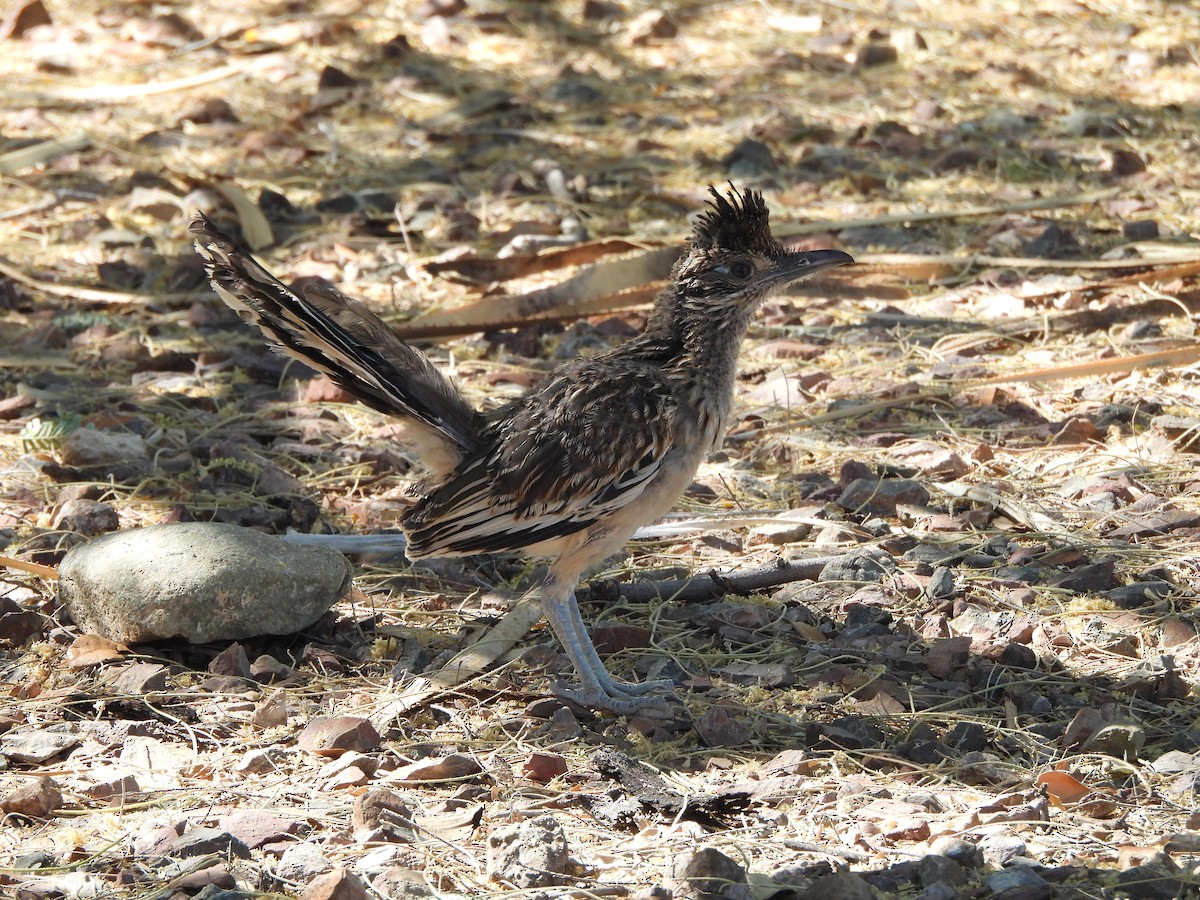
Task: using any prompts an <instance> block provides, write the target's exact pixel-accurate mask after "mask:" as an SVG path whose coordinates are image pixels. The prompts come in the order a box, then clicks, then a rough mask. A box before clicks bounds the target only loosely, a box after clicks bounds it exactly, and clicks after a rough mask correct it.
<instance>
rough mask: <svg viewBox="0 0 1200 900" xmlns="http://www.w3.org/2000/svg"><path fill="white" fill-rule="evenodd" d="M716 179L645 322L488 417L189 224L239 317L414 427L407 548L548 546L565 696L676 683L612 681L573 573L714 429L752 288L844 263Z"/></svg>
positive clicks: (456, 550) (608, 698)
mask: <svg viewBox="0 0 1200 900" xmlns="http://www.w3.org/2000/svg"><path fill="white" fill-rule="evenodd" d="M710 192H711V194H712V197H713V199H712V200H711V201H710V202H711V208H710V209H709V210H708V211H707V212H706V213H704V214H703V215H702V216H701V217H700V218H699V219H698V221H697V223H696V227H695V234H694V236H693V238H692V240H691V242H690V244H689V246H688V250H687V252H686V253H685V254H684V255H683V256H682V257H681V258H680V260H679V261H678V262H677V263H676V265H675V268H674V269H673V270H672V278H671V282H670V284H669V285H668V287H667V288H666V289H665V290H664V291H663V293H662V295H661V296H660V297H659V299H658V302H657V303H656V305H655V308H654V311H653V313H652V314H651V316H650V318H649V321H648V323H647V326H646V329H645V331H644V332H643V333H642V334H641V335H639V336H638V337H636V338H634V339H633V340H631V341H629V342H627V343H625V344H623V345H621V346H619V347H617V348H615V349H613V350H611V351H609V352H607V353H603V354H600V355H597V356H594V357H591V358H587V359H580V360H576V361H573V362H570V363H567V364H565V365H563V366H561V367H560V368H558V369H557V370H555V371H554V372H553V373H551V374H550V375H549V376H547V377H546V379H545V380H543V381H542V382H541V383H540V384H539V385H537V386H536V387H535V388H534V389H533V390H532V391H530V392H529V393H528V394H526V395H525V396H524V397H521V398H520V399H518V400H515V401H513V402H511V403H509V404H507V405H505V406H503V407H501V408H499V409H497V410H495V411H493V412H490V413H487V414H482V413H479V412H477V411H475V410H474V409H473V408H472V407H471V406H470V405H469V404H467V403H466V401H465V400H463V399H462V397H461V395H460V394H459V393H458V391H457V390H456V389H455V388H454V386H453V385H452V384H451V383H450V382H449V381H448V380H447V379H446V378H445V377H444V376H443V375H442V374H441V373H440V372H438V370H437V369H436V368H435V367H434V366H433V364H432V363H430V362H429V360H428V359H427V358H426V357H425V356H424V355H423V354H422V353H420V352H419V351H418V350H415V349H413V348H412V347H410V346H408V345H407V344H405V343H404V342H403V341H401V340H400V339H399V338H397V337H396V336H395V335H394V334H393V333H392V332H391V331H390V330H389V329H388V328H387V326H386V325H385V324H384V323H383V322H382V321H381V320H380V319H379V318H378V317H377V316H375V314H374V313H372V312H371V311H370V310H368V309H367V308H366V307H365V306H364V305H363V304H361V303H359V302H358V301H356V300H353V299H351V298H349V297H345V296H343V295H342V294H340V293H338V292H337V291H333V290H330V289H314V288H311V287H310V288H308V289H307V290H305V291H304V292H303V296H299V295H297V294H296V293H294V292H292V291H290V290H289V289H288V288H287V287H285V286H284V285H283V284H281V283H280V282H279V281H278V280H276V279H275V278H274V277H273V276H271V275H270V273H268V272H267V271H266V270H265V269H263V268H262V267H261V266H260V265H259V264H258V263H257V262H255V260H254V259H253V258H252V257H250V255H249V254H248V253H245V252H243V251H241V250H239V249H238V247H237V246H236V245H235V244H234V242H233V241H232V240H230V239H229V238H228V237H226V236H225V235H223V234H221V233H220V232H219V231H217V230H216V229H215V228H214V227H213V226H212V224H211V222H209V221H208V220H207V219H205V218H204V217H198V218H197V219H196V220H195V221H194V222H193V223H192V226H191V228H192V231H193V232H194V233H195V235H196V236H197V239H196V247H197V249H198V250H199V252H200V253H201V255H202V256H203V257H204V258H205V260H206V262H207V264H208V270H209V274H210V277H211V279H212V282H213V285H214V287H215V288H216V290H217V292H218V293H219V294H220V296H221V297H222V299H224V300H225V302H226V303H228V304H229V305H230V306H231V307H232V308H233V309H234V310H236V311H237V312H238V314H239V315H240V316H241V317H242V318H243V319H244V320H245V321H247V322H249V323H250V324H252V325H256V326H258V327H259V328H260V329H261V330H262V331H263V333H264V334H265V335H266V336H267V338H268V340H269V341H270V342H271V343H272V344H273V345H274V346H276V347H277V348H279V349H280V350H282V351H283V352H286V353H288V354H290V355H292V356H295V357H297V358H299V359H301V360H303V361H304V362H306V363H308V364H309V365H311V366H313V367H314V368H316V369H317V370H319V371H321V372H324V373H325V374H327V375H329V376H330V377H331V378H332V379H334V380H335V381H336V382H338V383H339V384H341V385H342V386H343V387H345V388H346V389H347V390H349V391H350V392H352V393H353V394H355V396H357V397H358V398H359V399H361V400H362V401H363V402H364V403H366V404H368V405H369V406H371V407H372V408H374V409H377V410H380V411H381V412H385V413H388V414H390V415H393V416H395V417H397V418H399V419H401V420H402V421H404V422H405V423H407V425H408V429H407V430H408V432H409V433H410V434H411V436H412V447H413V449H414V451H415V452H416V453H417V455H418V457H419V458H421V459H422V461H423V462H425V464H426V467H427V468H428V469H429V470H430V475H431V477H430V483H429V486H428V487H427V489H426V491H425V493H424V495H423V496H422V497H421V498H420V500H419V501H418V502H417V503H416V505H415V506H414V507H413V508H412V509H411V510H410V511H409V512H408V514H407V515H406V517H405V520H404V522H403V525H404V530H405V532H406V534H407V535H408V539H409V557H410V558H412V559H419V558H423V557H436V556H462V555H467V554H474V553H485V552H494V551H500V550H521V551H524V552H526V553H529V554H531V555H535V556H548V557H551V560H552V561H551V564H550V568H549V572H548V574H547V576H546V579H545V581H544V582H543V584H542V586H541V601H542V607H543V610H544V611H545V613H546V616H547V619H548V620H549V622H550V624H551V626H552V627H553V628H554V631H555V633H556V634H557V635H558V637H559V639H560V640H561V641H562V643H563V646H564V649H565V650H566V652H567V654H568V656H569V657H570V658H571V661H572V663H574V665H575V667H576V669H577V670H578V671H579V674H580V676H581V678H582V685H581V686H579V687H578V688H576V689H571V690H564V691H563V693H565V694H567V695H568V696H572V697H573V698H575V699H577V700H579V701H581V702H583V703H585V704H588V705H591V706H596V707H600V708H606V709H610V710H614V711H617V712H629V711H632V710H634V709H636V708H638V707H639V706H642V705H645V703H646V701H645V700H642V699H640V696H641V695H642V694H644V693H648V692H650V691H653V690H658V689H663V688H666V687H669V685H665V684H661V683H648V684H625V683H622V682H619V681H617V680H615V679H614V678H612V676H611V675H610V674H609V673H608V672H607V670H606V669H605V668H604V666H603V663H601V661H600V659H599V657H598V656H597V655H596V652H595V650H594V648H593V647H592V644H591V640H590V638H589V637H588V635H587V631H586V629H585V627H584V625H583V622H582V619H581V618H580V616H579V611H578V608H577V606H576V603H575V595H574V590H575V586H576V584H577V582H578V579H579V577H580V576H581V575H582V573H583V572H584V571H585V570H586V569H587V568H588V567H590V566H592V565H595V564H596V563H599V562H601V561H602V560H604V559H605V558H607V557H608V556H610V555H611V554H613V553H615V552H616V551H617V550H619V549H620V548H621V546H622V545H623V544H624V543H625V541H626V540H627V539H628V538H629V536H630V535H631V534H632V533H633V532H634V531H635V530H636V529H637V528H638V527H640V526H641V525H643V524H646V523H647V522H649V521H652V520H654V519H656V518H658V517H659V516H661V515H663V514H664V513H666V512H667V511H668V510H669V509H670V507H671V506H672V505H673V504H674V502H675V501H676V500H677V499H678V497H679V495H680V494H681V493H682V491H683V490H684V488H686V487H687V485H688V484H689V483H690V481H691V479H692V477H693V475H694V474H695V471H696V468H697V467H698V466H699V464H700V462H701V461H702V460H703V459H704V457H705V456H706V455H707V454H708V453H709V452H710V451H711V450H712V449H713V448H714V447H715V446H717V445H718V444H719V443H720V440H721V437H722V435H723V433H724V428H725V421H726V418H727V417H728V414H729V410H730V407H731V405H732V401H733V386H734V377H735V374H736V361H737V354H738V349H739V346H740V343H741V340H742V338H743V337H744V335H745V332H746V328H747V326H748V324H749V322H750V319H751V318H752V316H753V315H754V312H755V310H756V309H757V308H758V305H759V304H760V303H761V301H762V300H764V299H765V298H766V297H767V296H769V295H770V294H772V293H774V292H776V291H777V290H779V289H781V288H783V287H785V286H786V285H788V284H790V283H792V282H794V281H797V280H799V279H801V278H804V277H807V276H809V275H812V274H815V273H816V272H818V271H821V270H823V269H826V268H830V267H832V266H840V265H845V264H847V263H850V262H852V260H851V259H850V257H849V256H847V255H846V254H844V253H841V252H839V251H836V250H822V251H813V252H808V253H789V252H787V251H786V250H785V249H784V248H783V246H782V245H781V244H779V243H778V242H777V241H775V240H774V238H772V237H771V233H770V228H769V226H768V221H767V218H768V213H767V208H766V205H765V203H764V202H763V199H762V196H761V195H760V194H758V193H756V192H754V191H746V192H745V193H738V192H737V191H736V190H731V191H730V192H729V193H728V194H727V195H725V196H722V195H721V194H719V193H718V192H717V191H716V190H714V189H711V188H710Z"/></svg>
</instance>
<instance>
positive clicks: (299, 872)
mask: <svg viewBox="0 0 1200 900" xmlns="http://www.w3.org/2000/svg"><path fill="white" fill-rule="evenodd" d="M331 869H333V863H331V862H330V861H329V860H328V859H326V858H325V854H324V853H322V852H321V848H320V847H318V846H317V845H316V844H309V843H296V844H291V845H289V846H288V848H287V849H286V850H284V851H283V855H282V856H280V857H279V864H278V865H277V866H275V875H276V877H278V878H282V879H284V880H285V881H295V882H299V883H300V884H303V883H305V882H307V881H311V880H312V879H313V878H315V877H316V876H318V875H322V874H324V873H325V872H328V871H330V870H331Z"/></svg>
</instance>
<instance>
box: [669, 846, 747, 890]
mask: <svg viewBox="0 0 1200 900" xmlns="http://www.w3.org/2000/svg"><path fill="white" fill-rule="evenodd" d="M681 880H682V881H683V882H684V884H685V885H686V888H685V891H686V893H687V894H689V895H691V896H693V897H695V898H697V900H710V898H711V900H717V898H723V897H726V896H729V894H728V892H727V888H728V887H729V886H731V885H744V884H746V869H745V868H744V867H743V866H742V865H740V864H739V863H737V862H735V861H734V860H732V859H730V858H729V857H728V856H726V855H725V854H724V853H722V852H721V851H720V850H718V849H716V848H715V847H704V848H702V849H700V850H697V851H696V852H695V853H693V854H692V856H691V858H690V859H689V860H688V861H687V864H686V865H684V867H683V877H682V879H681Z"/></svg>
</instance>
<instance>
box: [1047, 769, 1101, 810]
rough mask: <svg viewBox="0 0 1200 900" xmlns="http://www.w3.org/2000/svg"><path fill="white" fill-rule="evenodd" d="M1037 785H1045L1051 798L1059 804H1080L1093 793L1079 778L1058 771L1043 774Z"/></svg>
mask: <svg viewBox="0 0 1200 900" xmlns="http://www.w3.org/2000/svg"><path fill="white" fill-rule="evenodd" d="M1035 783H1036V784H1039V785H1045V786H1046V790H1047V791H1049V792H1050V796H1051V797H1053V798H1054V799H1055V800H1057V801H1058V802H1059V803H1078V802H1079V801H1080V800H1082V799H1083V798H1084V797H1086V796H1087V795H1088V794H1090V793H1091V789H1090V788H1088V786H1087V785H1086V784H1084V783H1083V782H1082V781H1080V780H1079V779H1078V778H1076V777H1075V776H1073V775H1068V774H1067V773H1066V772H1063V771H1060V770H1058V769H1053V770H1051V771H1049V772H1043V773H1042V774H1041V775H1039V776H1038V778H1037V781H1036V782H1035Z"/></svg>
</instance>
